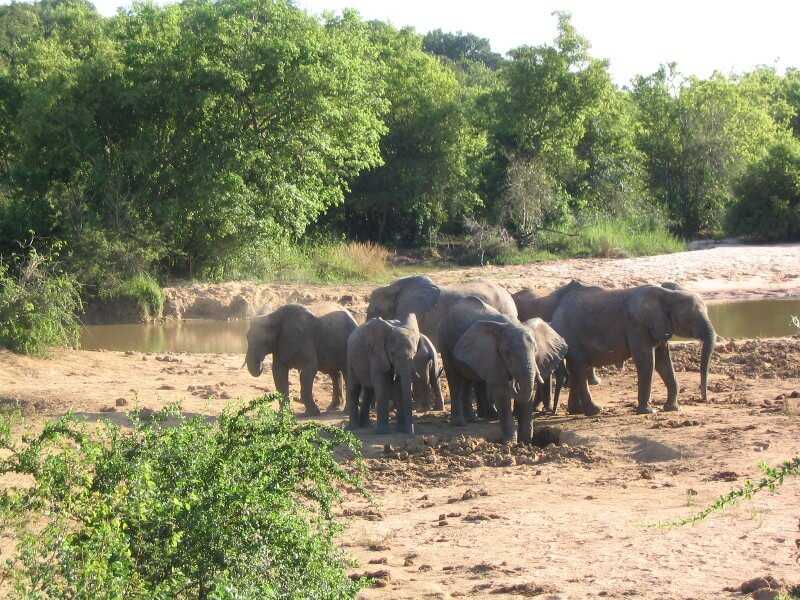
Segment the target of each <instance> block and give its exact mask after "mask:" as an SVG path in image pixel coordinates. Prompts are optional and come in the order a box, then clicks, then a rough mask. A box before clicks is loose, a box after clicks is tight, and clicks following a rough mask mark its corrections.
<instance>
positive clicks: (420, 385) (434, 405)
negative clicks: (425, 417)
mask: <svg viewBox="0 0 800 600" xmlns="http://www.w3.org/2000/svg"><path fill="white" fill-rule="evenodd" d="M387 323H390V324H392V325H401V324H402V323H401V322H400V321H398V320H396V319H389V320H387ZM440 369H441V366H440V363H439V353H438V352H436V348H434V346H433V342H431V340H430V338H428V336H427V335H425V334H423V333H420V334H419V345H418V346H417V354H416V356H414V373H413V375H412V385H411V394H412V396H413V398H414V408H416V409H417V410H431V409H433V410H444V399H443V398H442V388H441V387H440V386H439V371H440Z"/></svg>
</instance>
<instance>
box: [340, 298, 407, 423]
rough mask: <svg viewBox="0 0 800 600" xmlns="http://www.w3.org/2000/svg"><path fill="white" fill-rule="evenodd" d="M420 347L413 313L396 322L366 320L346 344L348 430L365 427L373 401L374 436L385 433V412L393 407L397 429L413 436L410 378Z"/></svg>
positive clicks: (379, 319)
mask: <svg viewBox="0 0 800 600" xmlns="http://www.w3.org/2000/svg"><path fill="white" fill-rule="evenodd" d="M419 343H420V332H419V325H418V323H417V317H416V315H414V313H411V314H410V315H408V316H407V317H406V318H405V319H402V320H401V321H396V322H393V323H392V322H389V321H385V320H383V319H381V318H377V319H370V320H369V321H367V322H366V323H364V324H363V325H361V326H360V327H359V328H358V329H356V330H355V331H354V332H353V333H352V335H351V336H350V339H348V340H347V366H348V371H347V402H348V405H349V406H350V427H351V428H356V427H367V426H368V425H369V411H370V407H371V405H372V402H373V401H375V404H376V413H377V418H378V423H377V428H376V432H377V433H389V409H390V407H391V406H392V404H396V406H397V427H398V430H400V431H402V432H404V433H414V423H413V420H412V402H413V400H412V398H413V377H414V373H415V370H416V367H415V358H416V356H417V353H418V349H419Z"/></svg>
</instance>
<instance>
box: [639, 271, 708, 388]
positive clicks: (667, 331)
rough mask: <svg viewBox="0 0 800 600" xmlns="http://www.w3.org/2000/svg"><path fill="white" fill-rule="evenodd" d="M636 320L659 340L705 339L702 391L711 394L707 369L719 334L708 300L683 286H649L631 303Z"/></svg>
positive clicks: (701, 352) (701, 358) (701, 361)
mask: <svg viewBox="0 0 800 600" xmlns="http://www.w3.org/2000/svg"><path fill="white" fill-rule="evenodd" d="M631 316H632V317H633V318H634V320H637V321H638V322H639V323H640V324H642V325H644V326H645V327H646V328H647V330H648V331H649V332H650V335H651V336H652V338H653V340H654V341H655V342H656V343H661V342H665V341H667V340H668V339H670V338H671V337H672V336H673V335H678V336H680V337H685V338H692V339H696V340H700V341H701V342H702V349H701V351H700V393H701V394H702V396H703V400H704V401H705V400H707V394H708V370H709V365H710V363H711V355H712V354H713V353H714V346H715V344H716V340H717V334H716V332H715V331H714V326H713V325H712V324H711V320H710V319H709V317H708V309H707V308H706V305H705V303H704V302H703V300H702V299H701V298H700V296H698V295H696V294H692V293H689V292H687V291H685V290H683V289H667V288H664V287H654V286H648V287H647V288H645V293H644V294H643V296H642V297H641V298H640V299H639V300H638V301H637V302H634V304H633V306H632V315H631Z"/></svg>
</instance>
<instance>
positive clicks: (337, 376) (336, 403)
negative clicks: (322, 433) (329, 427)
mask: <svg viewBox="0 0 800 600" xmlns="http://www.w3.org/2000/svg"><path fill="white" fill-rule="evenodd" d="M330 378H331V387H332V388H333V393H332V395H331V403H330V404H329V405H328V409H327V412H333V411H337V410H339V409H340V408H341V407H342V373H341V372H340V371H335V372H334V373H333V374H331V375H330Z"/></svg>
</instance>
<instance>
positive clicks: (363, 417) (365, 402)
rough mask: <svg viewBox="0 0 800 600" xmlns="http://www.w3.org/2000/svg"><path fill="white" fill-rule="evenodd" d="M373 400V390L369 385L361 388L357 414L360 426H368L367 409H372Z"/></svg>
mask: <svg viewBox="0 0 800 600" xmlns="http://www.w3.org/2000/svg"><path fill="white" fill-rule="evenodd" d="M374 400H375V390H374V389H372V388H369V387H362V388H361V409H360V411H359V415H358V422H359V424H360V425H361V427H369V411H370V410H372V402H373V401H374Z"/></svg>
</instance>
